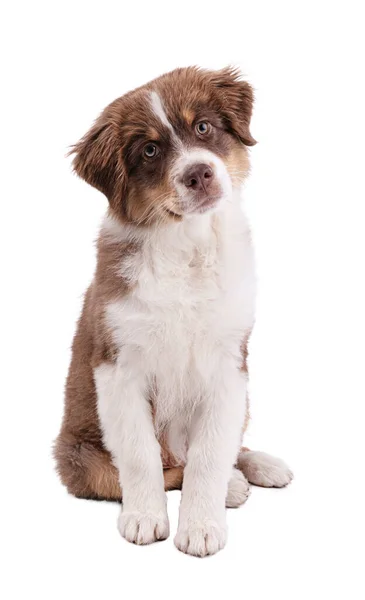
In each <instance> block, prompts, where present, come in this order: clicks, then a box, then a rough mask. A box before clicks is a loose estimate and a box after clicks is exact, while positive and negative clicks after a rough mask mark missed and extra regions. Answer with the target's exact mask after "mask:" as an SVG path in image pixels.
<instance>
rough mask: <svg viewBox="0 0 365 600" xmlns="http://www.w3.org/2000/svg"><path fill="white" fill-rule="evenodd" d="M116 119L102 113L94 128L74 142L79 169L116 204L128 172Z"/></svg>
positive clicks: (80, 173) (74, 162) (77, 171)
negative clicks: (116, 129)
mask: <svg viewBox="0 0 365 600" xmlns="http://www.w3.org/2000/svg"><path fill="white" fill-rule="evenodd" d="M117 137H118V136H117V134H116V131H115V129H114V125H113V123H110V122H108V120H107V119H106V118H105V117H104V116H103V115H101V116H100V117H99V119H98V120H97V121H96V122H95V124H94V125H93V126H92V127H91V129H90V130H89V131H88V132H87V133H86V134H85V135H84V137H82V138H81V140H80V141H79V142H77V144H75V145H74V146H73V148H72V149H71V151H70V154H75V158H74V160H73V168H74V171H75V173H77V175H79V177H81V178H82V179H84V180H85V181H86V182H87V183H89V184H90V185H92V186H93V187H95V188H96V189H98V190H99V191H101V192H103V194H105V196H106V197H107V198H108V200H109V203H110V205H111V207H112V208H117V206H118V204H120V203H121V201H122V196H123V194H124V192H125V187H126V172H125V167H124V162H123V159H122V155H121V149H120V145H119V143H118V139H117Z"/></svg>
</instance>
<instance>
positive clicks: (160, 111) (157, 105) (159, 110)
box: [150, 91, 174, 133]
mask: <svg viewBox="0 0 365 600" xmlns="http://www.w3.org/2000/svg"><path fill="white" fill-rule="evenodd" d="M150 100H151V107H152V110H153V112H154V113H155V115H156V117H158V118H159V119H160V121H161V123H162V124H163V125H165V127H168V128H169V129H170V131H172V132H173V133H174V130H173V127H172V125H171V123H170V121H169V120H168V118H167V115H166V113H165V109H164V107H163V106H162V101H161V98H160V96H159V95H158V93H157V92H154V91H152V92H151V93H150Z"/></svg>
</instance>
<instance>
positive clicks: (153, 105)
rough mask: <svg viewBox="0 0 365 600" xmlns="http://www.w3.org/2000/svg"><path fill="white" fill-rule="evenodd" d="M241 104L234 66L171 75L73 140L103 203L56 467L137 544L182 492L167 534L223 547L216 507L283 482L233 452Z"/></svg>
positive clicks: (241, 344) (238, 379)
mask: <svg viewBox="0 0 365 600" xmlns="http://www.w3.org/2000/svg"><path fill="white" fill-rule="evenodd" d="M252 102H253V94H252V90H251V88H250V86H249V85H248V84H247V83H246V82H244V81H241V80H240V79H239V77H238V74H237V73H236V72H234V71H232V70H229V69H225V70H223V71H219V72H209V71H201V70H199V69H196V68H189V69H178V70H176V71H174V72H172V73H169V74H167V75H164V76H162V77H161V78H159V79H157V80H155V81H153V82H151V83H149V84H147V85H146V86H143V87H142V88H139V89H138V90H135V91H133V92H130V93H129V94H126V95H125V96H123V97H122V98H119V99H118V100H116V101H115V102H113V103H112V104H111V105H110V106H109V107H107V109H105V111H104V112H103V113H102V115H101V116H100V117H99V119H98V120H97V122H96V123H95V125H94V126H93V127H92V129H91V130H90V132H89V133H87V134H86V136H85V137H84V138H83V139H82V140H81V141H80V142H79V143H78V144H76V146H75V148H74V152H75V154H76V157H75V160H74V166H75V170H76V172H77V173H78V174H79V175H80V176H81V177H83V178H84V179H85V180H86V181H87V182H88V183H90V184H92V185H93V186H95V187H97V188H98V189H100V190H101V191H102V192H103V193H104V194H105V195H106V196H107V197H108V200H109V204H110V207H109V211H108V213H107V215H106V217H105V219H104V222H103V224H102V227H101V231H100V236H99V240H98V261H97V268H96V273H95V277H94V280H93V282H92V284H91V286H90V288H89V290H88V292H87V294H86V297H85V303H84V308H83V312H82V315H81V318H80V321H79V324H78V328H77V332H76V335H75V339H74V344H73V353H72V362H71V366H70V372H69V376H68V380H67V385H66V400H65V415H64V420H63V424H62V428H61V432H60V435H59V437H58V439H57V441H56V446H55V456H56V460H57V466H58V471H59V473H60V476H61V479H62V481H63V482H64V484H65V485H66V486H67V488H68V490H69V491H70V492H71V493H73V494H75V495H76V496H79V497H83V498H97V499H113V500H119V499H121V498H122V502H123V505H122V511H121V514H120V518H119V530H120V532H121V534H122V535H123V536H124V537H125V538H126V539H127V540H129V541H132V542H136V543H140V544H146V543H151V542H153V541H155V540H157V539H164V538H166V537H167V536H168V534H169V524H168V516H167V512H166V496H165V489H174V488H180V487H181V485H182V486H183V488H182V489H183V494H182V501H181V507H180V518H179V527H178V532H177V535H176V537H175V543H176V546H177V547H178V548H179V549H180V550H182V551H183V552H187V553H190V554H193V555H198V556H205V555H206V554H212V553H214V552H216V551H217V550H219V549H220V548H222V547H223V546H224V544H225V541H226V524H225V506H238V505H239V504H242V503H243V502H244V501H245V500H246V498H247V497H248V493H249V486H248V481H250V482H252V483H255V484H257V485H263V486H283V485H286V484H287V483H289V481H290V479H291V473H290V471H289V469H288V468H287V467H286V465H285V464H284V463H283V462H282V461H279V459H274V458H272V457H269V456H268V455H265V454H264V453H255V452H252V451H247V450H245V449H242V450H240V441H241V436H242V431H243V430H244V429H245V428H246V426H247V422H248V396H247V380H248V372H247V344H248V340H249V336H250V332H251V330H252V327H253V324H254V304H255V288H256V284H255V273H254V257H253V251H252V246H251V238H250V232H249V228H248V224H247V221H246V218H245V216H244V214H243V212H242V209H241V201H240V186H241V183H242V181H243V179H244V178H245V177H246V175H247V173H248V153H247V148H246V147H247V146H248V145H253V144H254V143H255V141H254V139H253V138H252V136H251V133H250V130H249V124H250V118H251V112H252ZM234 465H235V468H234ZM246 478H247V479H246Z"/></svg>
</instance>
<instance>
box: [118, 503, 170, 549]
mask: <svg viewBox="0 0 365 600" xmlns="http://www.w3.org/2000/svg"><path fill="white" fill-rule="evenodd" d="M118 529H119V532H120V534H121V535H122V536H123V537H124V538H125V539H126V540H128V542H132V543H134V544H153V542H157V541H158V540H165V539H166V538H168V537H169V533H170V531H169V521H168V518H167V515H166V514H158V515H157V514H152V513H142V512H137V511H136V512H123V511H122V512H121V513H120V515H119V519H118Z"/></svg>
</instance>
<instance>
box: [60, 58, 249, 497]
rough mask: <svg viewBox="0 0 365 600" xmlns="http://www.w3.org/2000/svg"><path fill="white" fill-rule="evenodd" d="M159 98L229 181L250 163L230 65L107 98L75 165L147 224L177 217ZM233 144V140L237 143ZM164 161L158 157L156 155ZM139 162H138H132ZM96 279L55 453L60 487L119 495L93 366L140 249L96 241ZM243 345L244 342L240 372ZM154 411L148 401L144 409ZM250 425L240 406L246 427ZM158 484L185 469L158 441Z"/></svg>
mask: <svg viewBox="0 0 365 600" xmlns="http://www.w3.org/2000/svg"><path fill="white" fill-rule="evenodd" d="M151 90H156V91H157V92H158V94H159V95H160V96H161V97H162V98H163V102H164V108H165V110H166V113H167V116H168V118H169V120H170V122H171V123H172V125H173V126H174V128H175V130H176V131H177V132H178V135H179V136H180V137H181V138H182V139H183V140H184V141H185V143H186V144H187V145H189V144H190V143H194V144H195V145H201V146H202V147H207V148H209V149H211V150H213V151H214V152H215V153H216V154H218V155H220V156H221V157H222V159H223V160H224V161H225V163H226V165H227V168H228V170H229V172H230V174H231V176H232V179H233V178H241V177H243V176H244V175H245V174H246V172H247V168H248V161H247V153H246V150H245V148H243V147H242V143H243V144H244V145H246V146H250V145H253V144H254V143H255V140H254V139H253V138H252V136H251V134H250V130H249V122H250V118H251V112H252V101H253V92H252V89H251V87H250V86H249V84H248V83H246V82H244V81H240V80H239V78H238V74H237V73H236V72H235V71H234V70H232V69H223V70H222V71H217V72H213V71H203V70H200V69H197V68H195V67H190V68H187V69H177V70H176V71H173V72H172V73H168V74H166V75H163V76H162V77H159V78H158V79H156V80H155V81H153V82H150V83H148V84H147V85H145V86H143V87H141V88H138V89H137V90H134V91H133V92H129V93H128V94H126V95H125V96H123V97H122V98H118V99H117V100H115V101H114V102H112V103H111V104H110V105H109V106H108V107H107V108H106V109H105V110H104V111H103V113H102V114H101V115H100V117H99V118H98V119H97V121H96V123H95V124H94V125H93V127H92V128H91V129H90V131H89V132H88V133H87V134H86V135H85V136H84V137H83V138H82V139H81V140H80V141H79V142H78V143H77V144H76V145H75V146H74V148H73V152H74V153H75V155H76V156H75V159H74V169H75V171H76V172H77V174H78V175H79V176H80V177H82V178H83V179H85V180H86V181H87V182H88V183H89V184H91V185H93V186H94V187H96V188H97V189H98V190H100V191H102V192H103V193H104V194H105V195H106V196H107V198H108V200H109V204H110V211H111V213H112V214H113V216H115V217H117V218H118V219H119V220H121V221H123V222H127V223H128V222H134V223H138V224H139V225H140V226H146V225H148V224H149V223H151V222H152V221H153V220H156V219H161V218H165V219H171V218H180V216H179V206H178V204H169V205H166V202H165V199H166V197H167V195H171V188H170V184H169V181H168V177H167V173H168V168H169V165H170V161H171V160H172V158H173V149H172V147H171V144H170V141H169V132H168V131H166V127H164V126H163V125H162V124H161V122H159V120H158V119H157V118H156V116H155V115H154V114H153V112H152V110H150V108H149V103H148V97H149V96H148V93H149V92H150V91H151ZM202 119H205V120H209V122H211V123H213V125H214V127H213V128H212V132H211V133H210V137H207V138H205V139H204V140H203V139H202V140H200V139H198V138H197V137H196V130H195V123H196V122H197V121H199V120H202ZM151 139H152V140H155V141H156V142H157V141H158V143H159V144H160V148H161V152H164V159H163V160H162V159H161V160H158V159H156V160H155V161H154V162H153V163H152V162H149V161H148V160H147V159H146V160H144V159H143V160H142V159H141V153H142V152H143V148H144V146H145V144H146V143H147V142H150V141H151ZM238 141H239V142H240V143H238ZM161 158H162V157H161ZM137 162H138V164H139V168H138V169H137V168H136V164H137ZM97 250H98V257H97V268H96V273H95V278H94V281H93V283H92V285H91V286H90V288H89V289H88V291H87V293H86V295H85V301H84V305H83V309H82V314H81V317H80V319H79V322H78V325H77V330H76V334H75V337H74V341H73V345H72V360H71V365H70V369H69V373H68V378H67V382H66V390H65V411H64V418H63V422H62V427H61V431H60V434H59V436H58V438H57V440H56V442H55V448H54V455H55V458H56V463H57V470H58V473H59V475H60V478H61V480H62V482H63V483H64V485H65V486H66V487H67V489H68V491H69V492H70V493H72V494H74V495H75V496H78V497H81V498H95V499H109V500H120V498H121V493H122V492H121V489H120V486H119V482H118V473H117V469H116V468H115V467H114V465H113V462H112V457H111V455H110V453H109V452H108V451H107V450H106V449H105V447H104V445H103V439H102V432H101V428H100V423H99V418H98V412H97V399H96V390H95V383H94V378H93V369H94V368H95V367H96V366H98V365H99V364H100V363H102V362H114V361H115V359H116V355H117V348H115V347H114V344H113V342H112V337H111V332H110V331H109V330H108V327H107V325H106V323H105V320H104V309H105V305H106V304H107V303H108V302H110V301H111V300H115V299H118V298H120V297H121V296H122V295H123V294H127V293H128V292H129V291H130V289H131V286H133V281H131V280H129V279H128V280H127V279H126V278H125V279H123V278H122V277H121V276H118V277H116V272H117V271H118V272H119V273H120V266H121V264H122V263H123V261H126V260H128V258H129V257H130V256H131V255H133V254H135V253H137V252H139V250H140V249H139V247H138V245H137V244H125V245H123V244H120V243H115V242H114V241H113V239H112V237H108V236H106V235H104V236H101V237H100V238H99V240H98V246H97ZM247 343H248V339H246V340H244V342H243V345H242V352H243V365H242V368H243V369H244V370H247ZM151 410H152V408H151ZM247 422H248V412H247V416H246V420H245V427H246V426H247ZM161 453H162V460H163V466H164V467H166V468H165V471H164V480H165V488H166V489H175V488H180V487H181V484H182V478H183V468H182V467H181V466H179V465H178V464H176V461H175V460H174V457H173V456H171V454H170V453H169V451H168V448H167V446H166V444H165V442H164V439H163V436H162V438H161Z"/></svg>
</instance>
